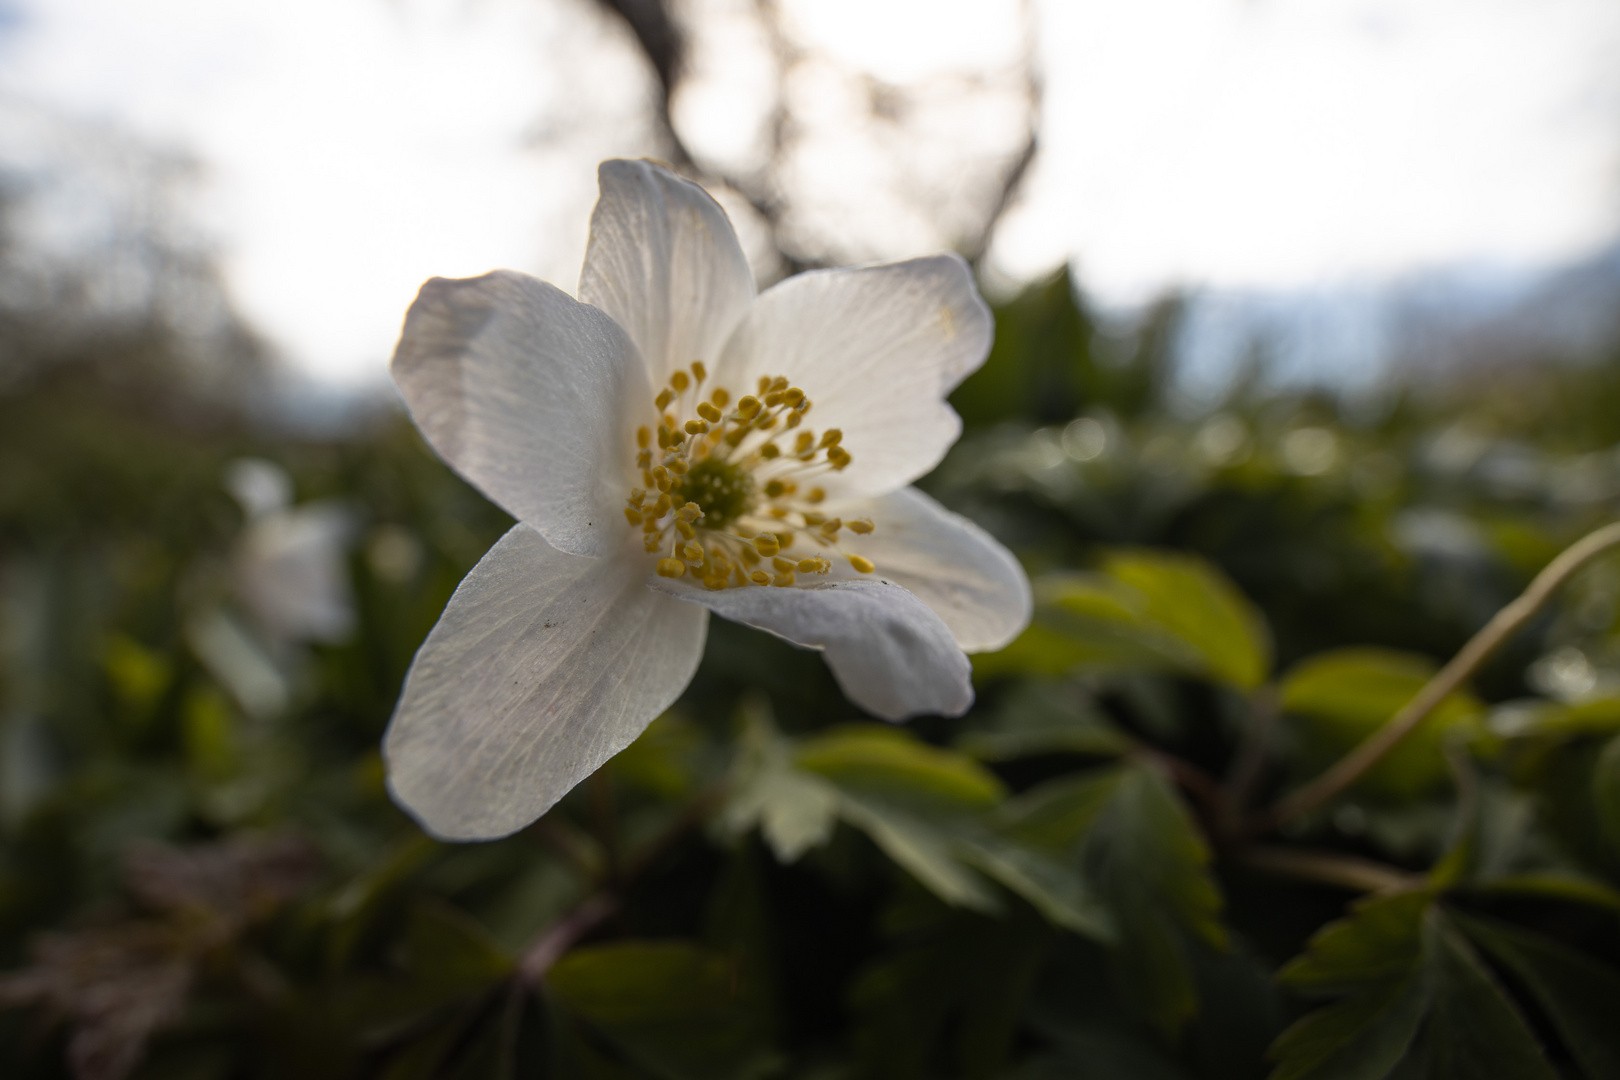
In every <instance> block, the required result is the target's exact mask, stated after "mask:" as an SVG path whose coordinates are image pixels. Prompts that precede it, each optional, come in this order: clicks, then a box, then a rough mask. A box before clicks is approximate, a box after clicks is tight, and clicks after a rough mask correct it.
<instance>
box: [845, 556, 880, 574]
mask: <svg viewBox="0 0 1620 1080" xmlns="http://www.w3.org/2000/svg"><path fill="white" fill-rule="evenodd" d="M848 559H849V565H851V566H853V567H854V568H855V569H856V570H858V571H860V572H861V573H863V574H870V573H871V572H872V571H874V570H876V569H877V567H876V566H874V565H873V564H872V560H871V559H863V558H861V557H860V556H859V555H850V556H848Z"/></svg>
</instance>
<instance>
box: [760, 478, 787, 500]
mask: <svg viewBox="0 0 1620 1080" xmlns="http://www.w3.org/2000/svg"><path fill="white" fill-rule="evenodd" d="M786 491H787V485H786V484H784V483H782V481H780V480H770V481H767V482H766V484H765V497H766V498H767V499H775V498H777V497H779V496H781V495H782V494H783V493H785V492H786Z"/></svg>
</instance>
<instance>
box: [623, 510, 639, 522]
mask: <svg viewBox="0 0 1620 1080" xmlns="http://www.w3.org/2000/svg"><path fill="white" fill-rule="evenodd" d="M624 520H626V521H628V522H629V523H630V524H632V525H640V524H641V511H640V510H636V509H633V508H631V507H628V506H627V507H625V508H624Z"/></svg>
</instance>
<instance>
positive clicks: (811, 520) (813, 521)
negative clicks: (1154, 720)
mask: <svg viewBox="0 0 1620 1080" xmlns="http://www.w3.org/2000/svg"><path fill="white" fill-rule="evenodd" d="M800 516H801V517H803V518H804V523H805V524H806V525H820V524H821V523H822V522H823V521H826V520H827V515H826V514H818V513H816V512H815V511H814V510H806V511H805V512H804V513H803V514H801V515H800Z"/></svg>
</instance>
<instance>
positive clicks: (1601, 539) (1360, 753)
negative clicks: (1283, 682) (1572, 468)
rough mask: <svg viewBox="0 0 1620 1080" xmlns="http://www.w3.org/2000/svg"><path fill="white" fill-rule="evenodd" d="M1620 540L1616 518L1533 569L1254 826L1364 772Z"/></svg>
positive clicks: (1271, 822) (1309, 803)
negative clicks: (1384, 712)
mask: <svg viewBox="0 0 1620 1080" xmlns="http://www.w3.org/2000/svg"><path fill="white" fill-rule="evenodd" d="M1617 545H1620V522H1616V523H1614V524H1611V525H1605V526H1604V527H1603V528H1601V529H1599V530H1597V531H1596V532H1594V533H1590V534H1588V535H1587V536H1586V537H1584V538H1583V539H1581V540H1579V541H1577V542H1576V543H1575V544H1574V545H1573V546H1571V547H1569V548H1567V549H1565V551H1564V552H1563V553H1562V554H1560V555H1559V556H1558V557H1557V558H1556V559H1554V560H1553V561H1552V562H1551V563H1549V564H1548V565H1547V567H1546V569H1544V570H1542V571H1541V573H1539V574H1537V575H1536V578H1535V580H1534V581H1532V582H1531V583H1530V587H1529V588H1527V589H1525V590H1524V592H1523V594H1522V595H1520V596H1519V598H1518V599H1517V600H1514V601H1513V602H1512V603H1511V604H1509V605H1508V606H1507V607H1505V608H1503V609H1502V610H1501V611H1498V612H1497V613H1496V615H1495V617H1494V618H1492V619H1491V621H1490V622H1488V623H1486V624H1485V627H1484V629H1482V630H1480V632H1479V633H1477V634H1475V635H1474V636H1473V637H1472V638H1471V639H1469V642H1468V644H1466V645H1464V646H1463V647H1462V651H1461V652H1459V653H1458V654H1457V655H1456V656H1454V657H1452V658H1451V662H1450V663H1448V664H1447V665H1446V666H1445V667H1443V668H1441V669H1440V670H1439V672H1437V673H1436V674H1435V676H1434V678H1432V679H1430V680H1429V681H1428V682H1427V683H1425V684H1424V686H1423V689H1421V690H1419V691H1418V693H1417V696H1416V697H1414V698H1413V699H1412V700H1411V701H1409V702H1407V703H1406V705H1405V707H1403V708H1402V709H1401V710H1400V711H1399V712H1397V713H1396V714H1395V715H1394V716H1392V717H1390V719H1389V721H1388V722H1387V723H1385V724H1384V726H1383V727H1381V728H1379V729H1378V730H1377V731H1375V732H1373V733H1372V734H1371V735H1369V736H1367V738H1366V739H1364V740H1362V742H1361V744H1360V745H1359V746H1357V747H1356V748H1355V749H1354V750H1352V751H1350V753H1348V754H1346V755H1345V756H1344V757H1342V758H1340V759H1339V760H1338V762H1336V763H1335V764H1334V765H1333V766H1332V767H1330V768H1329V769H1328V770H1327V771H1326V772H1324V773H1322V775H1320V776H1318V777H1317V778H1316V779H1314V780H1312V781H1311V782H1310V783H1308V784H1306V785H1305V786H1304V787H1302V788H1299V789H1298V790H1297V791H1295V792H1293V793H1292V794H1291V795H1288V796H1286V797H1285V798H1283V799H1282V800H1281V801H1279V802H1278V803H1277V804H1276V805H1275V806H1273V807H1272V808H1271V809H1270V810H1268V811H1266V812H1265V813H1264V814H1263V815H1261V816H1260V817H1259V819H1258V820H1257V821H1256V822H1255V825H1256V826H1257V827H1258V828H1259V829H1268V828H1276V827H1277V826H1279V825H1281V824H1283V823H1285V822H1288V821H1292V820H1293V819H1294V818H1297V817H1299V816H1300V815H1301V814H1306V813H1309V812H1310V811H1312V810H1314V809H1316V808H1317V807H1318V806H1321V805H1323V804H1324V803H1326V802H1329V801H1331V800H1332V799H1334V798H1335V797H1337V796H1338V795H1339V794H1340V793H1342V792H1343V791H1344V790H1345V789H1346V788H1348V787H1350V786H1351V785H1352V784H1354V783H1355V782H1356V781H1357V780H1360V779H1361V778H1362V777H1363V776H1365V775H1366V774H1367V771H1368V770H1369V769H1371V768H1372V767H1373V766H1375V765H1377V764H1378V763H1379V762H1380V761H1382V760H1383V759H1384V756H1385V755H1386V754H1388V753H1389V752H1390V751H1391V750H1393V749H1395V747H1396V746H1398V745H1399V744H1400V742H1401V740H1403V739H1405V738H1406V737H1407V736H1408V735H1410V734H1411V733H1412V732H1413V731H1414V730H1415V729H1416V728H1417V726H1418V725H1419V724H1421V723H1422V722H1423V721H1424V720H1425V719H1427V718H1428V716H1429V714H1430V713H1432V712H1434V710H1435V708H1436V707H1437V706H1439V704H1440V703H1441V702H1442V701H1444V700H1445V699H1446V698H1447V697H1448V696H1450V695H1451V693H1452V692H1453V691H1455V690H1456V689H1457V688H1458V687H1460V686H1461V685H1462V684H1463V683H1464V682H1466V681H1467V680H1468V679H1469V678H1470V677H1471V676H1472V675H1473V674H1474V673H1475V672H1476V671H1478V670H1479V668H1480V666H1481V665H1482V664H1484V663H1485V661H1486V660H1488V659H1490V657H1491V655H1492V654H1493V653H1495V652H1496V650H1497V649H1498V648H1500V647H1501V646H1502V644H1503V643H1504V642H1505V641H1507V639H1508V638H1510V637H1512V636H1513V634H1514V633H1515V632H1516V631H1518V630H1519V629H1520V628H1521V627H1523V626H1524V625H1525V623H1527V622H1529V621H1530V620H1531V619H1532V618H1534V617H1535V614H1536V612H1538V611H1540V610H1541V608H1542V606H1543V605H1545V604H1546V603H1547V601H1548V600H1549V599H1551V598H1552V596H1553V594H1554V593H1555V592H1557V590H1558V587H1559V586H1560V585H1562V584H1564V582H1566V581H1568V580H1569V578H1570V577H1571V576H1572V575H1573V574H1575V572H1576V571H1578V570H1580V569H1581V567H1583V566H1585V565H1586V564H1587V563H1589V562H1591V561H1592V560H1593V559H1595V558H1597V557H1598V556H1599V555H1601V554H1603V553H1604V552H1605V551H1608V550H1609V549H1610V548H1613V547H1615V546H1617Z"/></svg>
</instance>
